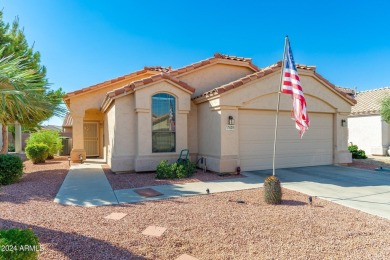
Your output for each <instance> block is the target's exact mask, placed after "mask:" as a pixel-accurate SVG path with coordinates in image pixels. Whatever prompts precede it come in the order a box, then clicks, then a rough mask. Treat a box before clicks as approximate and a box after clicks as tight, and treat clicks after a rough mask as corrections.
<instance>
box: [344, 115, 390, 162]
mask: <svg viewBox="0 0 390 260" xmlns="http://www.w3.org/2000/svg"><path fill="white" fill-rule="evenodd" d="M348 131H349V139H348V142H349V143H350V142H352V143H353V144H355V145H357V146H358V147H359V149H362V150H364V151H365V152H366V154H369V155H386V153H387V148H388V146H389V133H388V124H387V123H386V122H384V121H383V120H382V118H381V116H380V115H367V116H354V117H349V118H348Z"/></svg>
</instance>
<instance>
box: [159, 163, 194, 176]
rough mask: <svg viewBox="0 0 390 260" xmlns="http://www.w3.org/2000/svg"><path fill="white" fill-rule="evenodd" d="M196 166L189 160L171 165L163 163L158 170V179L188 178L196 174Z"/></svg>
mask: <svg viewBox="0 0 390 260" xmlns="http://www.w3.org/2000/svg"><path fill="white" fill-rule="evenodd" d="M195 169H196V165H195V164H194V163H192V162H190V161H189V160H187V161H181V162H179V163H177V162H176V163H173V164H169V163H168V162H167V161H161V162H160V163H159V164H158V166H157V169H156V178H157V179H174V178H188V177H190V176H192V175H193V174H194V172H195Z"/></svg>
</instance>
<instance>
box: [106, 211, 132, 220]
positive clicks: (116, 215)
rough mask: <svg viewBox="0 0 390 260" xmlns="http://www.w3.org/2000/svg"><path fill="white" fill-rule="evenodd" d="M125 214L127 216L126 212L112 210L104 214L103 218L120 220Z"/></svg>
mask: <svg viewBox="0 0 390 260" xmlns="http://www.w3.org/2000/svg"><path fill="white" fill-rule="evenodd" d="M125 216H127V214H126V213H117V212H113V213H111V214H110V215H108V216H105V217H104V218H105V219H112V220H120V219H122V218H124V217H125Z"/></svg>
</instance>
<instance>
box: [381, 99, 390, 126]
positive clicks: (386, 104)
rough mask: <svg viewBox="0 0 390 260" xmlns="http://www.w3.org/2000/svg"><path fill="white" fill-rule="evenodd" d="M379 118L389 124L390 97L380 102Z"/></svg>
mask: <svg viewBox="0 0 390 260" xmlns="http://www.w3.org/2000/svg"><path fill="white" fill-rule="evenodd" d="M381 116H382V118H383V120H385V121H386V123H388V124H390V97H385V98H384V99H383V100H382V102H381Z"/></svg>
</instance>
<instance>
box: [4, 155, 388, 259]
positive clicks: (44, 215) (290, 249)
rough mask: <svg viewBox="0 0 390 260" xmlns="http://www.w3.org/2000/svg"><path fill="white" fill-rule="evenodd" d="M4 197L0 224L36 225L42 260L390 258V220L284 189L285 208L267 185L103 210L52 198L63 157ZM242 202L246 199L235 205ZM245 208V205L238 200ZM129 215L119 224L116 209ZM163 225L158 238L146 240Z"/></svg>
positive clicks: (34, 169) (37, 168)
mask: <svg viewBox="0 0 390 260" xmlns="http://www.w3.org/2000/svg"><path fill="white" fill-rule="evenodd" d="M25 165H26V172H28V174H26V175H25V176H24V178H23V179H22V181H21V182H20V183H17V184H13V185H9V186H5V187H3V188H2V190H1V192H0V228H12V227H18V228H27V227H31V228H32V229H33V230H34V232H35V233H36V234H37V235H38V237H39V239H40V243H41V245H42V247H43V251H42V252H41V253H40V255H39V258H40V259H176V258H178V257H179V256H180V255H183V254H188V255H191V256H193V257H196V258H197V259H390V232H389V230H390V221H389V220H386V219H382V218H379V217H376V216H371V215H369V214H366V213H363V212H360V211H357V210H353V209H349V208H346V207H343V206H340V205H338V204H333V203H331V202H328V201H324V200H320V199H316V198H315V199H314V203H313V206H308V205H307V204H306V201H307V196H305V195H303V194H300V193H297V192H293V191H290V190H287V189H283V192H284V195H283V203H282V205H278V206H272V205H267V204H265V203H264V202H263V197H262V189H253V190H246V191H237V192H226V193H217V194H211V195H202V196H193V197H183V198H178V199H171V200H161V201H150V202H144V203H137V204H125V205H119V206H103V207H89V208H84V207H77V206H62V205H59V204H56V203H54V202H53V198H54V196H55V193H56V191H57V190H58V188H59V186H60V185H61V182H62V181H63V179H64V177H65V171H66V169H67V167H68V166H67V161H64V160H58V159H55V160H54V161H48V163H47V164H42V165H32V164H31V163H29V162H26V163H25ZM238 201H241V203H238ZM242 202H244V203H242ZM113 212H116V213H126V214H128V215H127V216H125V217H124V218H123V219H121V220H109V219H105V218H104V217H106V216H107V215H109V214H110V213H113ZM149 226H159V227H165V228H167V230H166V231H165V232H164V234H163V235H162V236H161V237H150V236H145V235H143V234H142V231H144V230H145V229H146V228H147V227H149Z"/></svg>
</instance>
